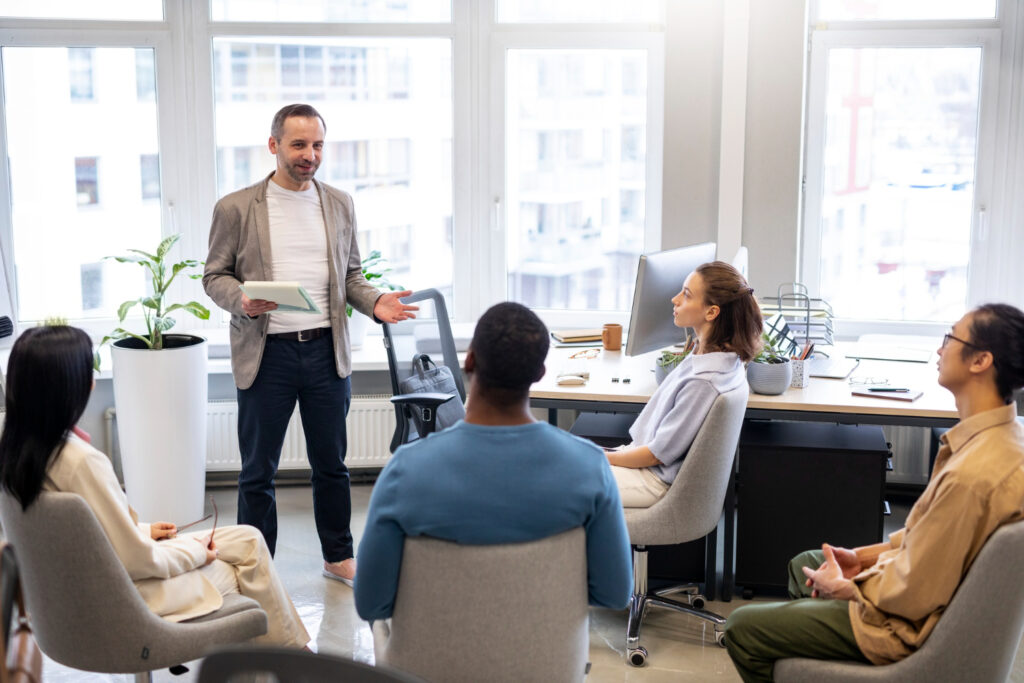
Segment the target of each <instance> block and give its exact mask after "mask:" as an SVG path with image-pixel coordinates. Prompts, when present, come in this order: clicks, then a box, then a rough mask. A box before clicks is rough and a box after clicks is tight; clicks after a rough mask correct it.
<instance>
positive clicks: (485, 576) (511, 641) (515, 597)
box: [374, 527, 589, 683]
mask: <svg viewBox="0 0 1024 683" xmlns="http://www.w3.org/2000/svg"><path fill="white" fill-rule="evenodd" d="M385 623H387V622H376V623H374V650H375V651H376V652H377V662H378V663H381V662H383V663H386V664H387V665H389V666H393V667H395V668H398V669H402V670H404V671H409V672H412V673H414V674H416V675H418V676H422V677H423V678H425V679H427V680H430V681H445V682H446V683H460V682H466V683H478V682H479V681H487V682H488V683H502V682H505V681H508V682H509V683H513V682H514V683H519V682H520V681H550V682H551V683H560V682H563V681H575V682H579V681H582V680H583V678H584V676H585V675H586V671H587V669H588V666H589V665H588V664H587V653H588V650H589V635H588V630H587V629H588V615H587V558H586V535H585V534H584V532H583V528H582V527H577V528H575V529H571V530H569V531H566V532H563V533H560V534H557V535H554V536H549V537H547V538H544V539H540V540H538V541H531V542H528V543H512V544H500V545H475V546H472V545H460V544H457V543H452V542H449V541H442V540H438V539H435V538H425V537H416V538H407V539H406V540H405V549H404V552H403V555H402V568H401V573H400V575H399V581H398V593H397V595H396V597H395V609H394V613H393V614H392V617H391V621H390V626H389V628H390V633H388V632H387V628H380V627H381V626H383V624H385Z"/></svg>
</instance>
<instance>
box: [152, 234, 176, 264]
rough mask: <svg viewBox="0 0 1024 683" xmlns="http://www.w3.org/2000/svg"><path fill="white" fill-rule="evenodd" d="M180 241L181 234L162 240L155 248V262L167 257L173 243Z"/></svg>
mask: <svg viewBox="0 0 1024 683" xmlns="http://www.w3.org/2000/svg"><path fill="white" fill-rule="evenodd" d="M180 239H181V233H178V234H176V235H171V236H169V237H165V238H164V240H163V241H162V242H160V246H158V247H157V248H156V255H157V260H159V259H162V258H163V257H164V256H167V252H169V251H170V250H171V247H173V246H174V243H175V242H177V241H178V240H180Z"/></svg>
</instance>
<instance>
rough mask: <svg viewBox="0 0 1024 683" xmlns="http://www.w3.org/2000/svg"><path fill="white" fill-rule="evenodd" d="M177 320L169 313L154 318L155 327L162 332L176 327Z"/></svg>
mask: <svg viewBox="0 0 1024 683" xmlns="http://www.w3.org/2000/svg"><path fill="white" fill-rule="evenodd" d="M176 322H178V321H177V320H175V319H174V318H172V317H170V316H168V315H165V316H163V317H162V318H154V319H153V329H156V330H160V331H161V332H166V331H167V330H169V329H171V328H172V327H174V323H176Z"/></svg>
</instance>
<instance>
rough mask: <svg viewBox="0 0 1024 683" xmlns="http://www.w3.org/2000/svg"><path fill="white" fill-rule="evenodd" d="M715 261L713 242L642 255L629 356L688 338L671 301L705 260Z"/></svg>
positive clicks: (635, 291) (630, 316)
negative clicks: (676, 318) (678, 324)
mask: <svg viewBox="0 0 1024 683" xmlns="http://www.w3.org/2000/svg"><path fill="white" fill-rule="evenodd" d="M714 260H715V243H714V242H705V243H703V244H695V245H693V246H692V247H680V248H679V249H668V250H666V251H659V252H655V253H653V254H644V255H642V256H641V257H640V265H639V266H637V269H636V287H635V288H634V289H633V309H632V312H631V313H630V315H629V332H628V334H627V336H626V355H627V356H638V355H640V354H641V353H647V352H648V351H654V350H655V349H660V348H664V347H666V346H671V345H672V344H675V343H678V342H680V341H682V340H683V339H685V338H686V331H685V330H683V329H681V328H678V327H676V324H675V320H674V319H673V317H672V304H671V303H670V301H671V299H672V297H674V296H675V295H676V294H678V293H679V290H681V289H682V288H683V281H684V280H686V276H687V275H689V274H690V273H692V272H693V271H694V270H696V269H697V266H699V265H701V264H702V263H707V262H708V261H714Z"/></svg>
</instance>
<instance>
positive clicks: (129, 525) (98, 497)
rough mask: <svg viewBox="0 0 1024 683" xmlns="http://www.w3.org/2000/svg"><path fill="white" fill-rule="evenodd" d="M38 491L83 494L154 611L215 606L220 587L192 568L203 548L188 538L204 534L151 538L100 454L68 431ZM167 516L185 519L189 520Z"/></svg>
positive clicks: (179, 617) (187, 613) (183, 614)
mask: <svg viewBox="0 0 1024 683" xmlns="http://www.w3.org/2000/svg"><path fill="white" fill-rule="evenodd" d="M43 490H44V491H60V492H64V493H77V494H78V495H80V496H81V497H82V498H84V499H85V502H86V503H88V504H89V507H90V508H92V511H93V514H95V515H96V519H98V520H99V523H100V526H102V527H103V531H104V532H106V534H107V538H108V539H109V540H110V544H111V545H112V546H113V547H114V552H116V553H117V556H118V558H120V560H121V564H123V565H124V567H125V569H127V570H128V575H129V576H130V577H131V579H132V581H133V582H135V587H136V588H138V589H139V593H140V594H141V595H142V599H143V600H145V601H146V604H147V605H149V608H150V609H152V610H153V611H154V612H155V613H156V614H158V615H160V616H161V617H164V618H166V619H168V620H170V621H183V620H185V619H192V618H195V617H199V616H202V615H204V614H209V613H210V612H213V611H214V610H217V609H220V606H221V604H222V603H223V598H222V597H221V594H220V592H219V591H218V590H217V588H216V587H215V586H214V585H213V584H212V583H211V582H210V580H209V579H207V578H206V577H205V576H204V575H203V573H202V572H198V571H194V570H196V569H198V568H199V567H202V566H203V565H204V564H205V562H206V550H205V549H204V548H203V545H202V544H201V543H197V542H196V541H195V540H194V539H195V538H198V537H199V536H200V535H204V534H182V535H180V536H178V537H176V538H172V539H168V540H165V541H160V542H159V543H158V542H157V541H154V540H153V539H152V538H151V537H150V535H149V524H144V523H141V522H139V520H138V517H137V516H136V514H135V510H133V509H132V508H131V507H130V506H129V505H128V498H127V497H126V496H125V494H124V491H122V490H121V485H120V484H119V483H118V481H117V476H116V475H115V474H114V468H113V466H111V464H110V460H109V459H108V458H107V456H105V455H104V454H103V453H101V452H99V451H98V450H96V449H95V448H93V447H92V446H90V445H89V444H87V443H86V442H85V441H82V440H81V439H79V438H78V437H77V436H74V435H73V434H72V435H69V436H68V439H67V443H66V444H65V445H64V447H63V448H62V449H61V451H60V453H58V454H57V457H56V458H54V460H53V462H52V463H51V464H50V468H49V470H48V471H47V473H46V479H45V480H44V482H43ZM168 521H174V522H176V523H178V524H185V523H186V522H191V521H192V520H190V519H179V520H168Z"/></svg>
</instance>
